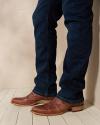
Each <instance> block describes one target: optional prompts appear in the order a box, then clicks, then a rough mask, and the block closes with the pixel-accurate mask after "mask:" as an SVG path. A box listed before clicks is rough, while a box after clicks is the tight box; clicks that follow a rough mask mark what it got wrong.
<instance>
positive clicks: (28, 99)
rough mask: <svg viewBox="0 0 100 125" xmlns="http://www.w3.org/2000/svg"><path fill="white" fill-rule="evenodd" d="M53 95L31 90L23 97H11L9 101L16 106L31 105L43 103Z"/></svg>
mask: <svg viewBox="0 0 100 125" xmlns="http://www.w3.org/2000/svg"><path fill="white" fill-rule="evenodd" d="M53 98H54V97H46V96H41V95H38V94H36V93H34V92H31V93H30V94H29V95H27V96H25V97H19V98H13V99H12V100H11V103H12V104H14V105H18V106H33V105H38V104H44V103H47V102H48V101H50V100H52V99H53Z"/></svg>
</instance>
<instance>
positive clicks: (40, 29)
mask: <svg viewBox="0 0 100 125" xmlns="http://www.w3.org/2000/svg"><path fill="white" fill-rule="evenodd" d="M61 15H62V9H61V4H60V3H59V0H56V1H54V0H39V2H38V5H37V8H36V10H35V12H34V13H33V24H34V35H35V45H36V46H35V48H36V71H37V76H36V77H35V79H34V81H35V84H36V86H35V88H34V89H33V91H34V92H36V93H38V94H41V95H45V96H56V95H57V86H56V79H57V78H56V65H55V61H56V46H57V36H56V30H55V28H56V27H57V20H59V18H60V17H61Z"/></svg>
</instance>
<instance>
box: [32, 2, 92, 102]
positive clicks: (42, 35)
mask: <svg viewBox="0 0 100 125" xmlns="http://www.w3.org/2000/svg"><path fill="white" fill-rule="evenodd" d="M62 15H64V19H65V20H64V24H65V26H66V28H67V29H68V34H67V42H68V48H67V50H66V54H65V58H64V64H63V74H62V76H61V79H60V81H59V85H60V87H61V90H60V91H59V92H58V93H57V85H56V79H57V76H56V48H57V34H56V27H57V21H58V20H59V19H60V18H61V16H62ZM32 19H33V25H34V35H35V49H36V71H37V76H36V77H35V79H34V81H35V87H34V89H33V92H35V93H37V94H40V95H44V96H57V97H58V98H60V99H62V100H64V101H66V102H69V103H79V102H81V101H83V100H84V96H83V89H84V88H85V74H86V71H87V67H88V64H89V57H90V54H91V49H92V21H93V12H92V0H39V1H38V5H37V7H36V9H35V11H34V13H33V16H32ZM62 42H63V41H62ZM59 49H61V48H59ZM60 51H63V50H60Z"/></svg>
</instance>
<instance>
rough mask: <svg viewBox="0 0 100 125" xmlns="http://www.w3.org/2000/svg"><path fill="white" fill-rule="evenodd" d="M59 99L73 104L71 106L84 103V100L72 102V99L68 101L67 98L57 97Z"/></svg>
mask: <svg viewBox="0 0 100 125" xmlns="http://www.w3.org/2000/svg"><path fill="white" fill-rule="evenodd" d="M57 98H59V99H61V100H62V101H65V102H68V103H71V104H77V103H81V102H83V101H84V98H82V99H78V100H72V99H67V98H64V97H62V96H61V95H59V94H58V95H57Z"/></svg>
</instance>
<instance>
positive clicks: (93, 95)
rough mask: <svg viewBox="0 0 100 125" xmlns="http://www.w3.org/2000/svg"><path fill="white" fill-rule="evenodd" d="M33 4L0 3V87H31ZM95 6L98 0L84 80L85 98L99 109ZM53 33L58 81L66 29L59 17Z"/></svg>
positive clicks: (23, 1) (21, 0) (3, 0)
mask: <svg viewBox="0 0 100 125" xmlns="http://www.w3.org/2000/svg"><path fill="white" fill-rule="evenodd" d="M36 3H37V0H9V1H7V0H0V88H25V87H32V86H33V85H34V77H35V75H36V71H35V47H34V44H35V42H34V41H35V40H34V34H33V25H32V13H33V10H34V9H35V6H36ZM99 7H100V1H99V0H94V7H93V10H94V23H93V26H94V28H93V33H94V35H93V51H92V54H91V59H90V65H89V68H88V72H87V77H86V79H87V84H86V89H85V95H86V98H87V99H88V100H89V101H90V102H92V103H95V105H96V106H97V107H99V108H100V105H99V104H100V96H99V95H100V83H99V81H100V67H99V16H100V14H99ZM57 31H58V49H57V75H58V81H59V79H60V76H61V74H62V65H63V63H62V62H63V59H64V54H65V50H66V47H67V42H66V33H67V30H66V29H65V27H64V25H63V17H62V19H61V20H60V21H59V26H58V28H57ZM62 50H63V51H62Z"/></svg>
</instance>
